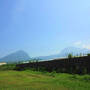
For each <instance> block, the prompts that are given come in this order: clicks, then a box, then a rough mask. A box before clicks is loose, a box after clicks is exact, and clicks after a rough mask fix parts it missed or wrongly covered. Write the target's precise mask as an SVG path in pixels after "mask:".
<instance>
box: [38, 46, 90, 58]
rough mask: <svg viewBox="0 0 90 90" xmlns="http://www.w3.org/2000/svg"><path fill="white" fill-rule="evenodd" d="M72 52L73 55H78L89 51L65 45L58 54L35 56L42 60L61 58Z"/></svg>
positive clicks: (89, 51)
mask: <svg viewBox="0 0 90 90" xmlns="http://www.w3.org/2000/svg"><path fill="white" fill-rule="evenodd" d="M70 53H71V54H73V55H74V56H76V55H80V54H88V53H90V50H89V49H84V48H76V47H67V48H65V49H63V50H62V51H61V52H60V53H59V54H55V55H50V56H40V57H37V58H40V59H43V60H49V59H55V58H62V57H67V56H68V54H70Z"/></svg>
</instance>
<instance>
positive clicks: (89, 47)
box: [82, 44, 90, 49]
mask: <svg viewBox="0 0 90 90" xmlns="http://www.w3.org/2000/svg"><path fill="white" fill-rule="evenodd" d="M82 48H86V49H90V44H83V45H82Z"/></svg>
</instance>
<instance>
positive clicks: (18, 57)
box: [0, 50, 30, 62]
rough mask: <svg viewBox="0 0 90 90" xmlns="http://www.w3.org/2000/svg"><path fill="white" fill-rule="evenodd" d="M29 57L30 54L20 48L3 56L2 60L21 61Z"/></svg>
mask: <svg viewBox="0 0 90 90" xmlns="http://www.w3.org/2000/svg"><path fill="white" fill-rule="evenodd" d="M29 59H30V57H29V55H28V54H27V53H26V52H24V51H22V50H20V51H17V52H14V53H11V54H9V55H7V56H5V57H3V58H1V59H0V62H19V61H26V60H29Z"/></svg>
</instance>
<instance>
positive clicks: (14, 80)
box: [0, 70, 90, 90]
mask: <svg viewBox="0 0 90 90" xmlns="http://www.w3.org/2000/svg"><path fill="white" fill-rule="evenodd" d="M0 90H90V76H89V75H82V76H80V75H71V74H60V73H58V74H57V73H55V72H52V73H48V72H37V71H31V70H26V71H14V70H7V71H0Z"/></svg>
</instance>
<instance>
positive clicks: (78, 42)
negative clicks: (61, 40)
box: [73, 41, 90, 49]
mask: <svg viewBox="0 0 90 90" xmlns="http://www.w3.org/2000/svg"><path fill="white" fill-rule="evenodd" d="M73 45H74V46H76V47H80V48H86V49H90V44H89V43H88V44H85V43H82V42H81V41H77V42H75V43H73Z"/></svg>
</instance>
